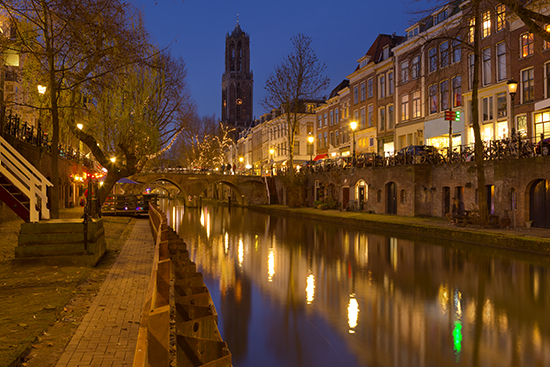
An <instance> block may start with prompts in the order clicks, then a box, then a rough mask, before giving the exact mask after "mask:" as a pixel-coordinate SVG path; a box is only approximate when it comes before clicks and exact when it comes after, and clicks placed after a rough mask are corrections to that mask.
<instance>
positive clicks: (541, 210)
mask: <svg viewBox="0 0 550 367" xmlns="http://www.w3.org/2000/svg"><path fill="white" fill-rule="evenodd" d="M528 219H529V220H532V221H533V224H532V226H533V227H537V228H550V185H549V183H548V181H546V180H537V181H535V182H534V183H533V185H532V186H531V189H530V190H529V218H528Z"/></svg>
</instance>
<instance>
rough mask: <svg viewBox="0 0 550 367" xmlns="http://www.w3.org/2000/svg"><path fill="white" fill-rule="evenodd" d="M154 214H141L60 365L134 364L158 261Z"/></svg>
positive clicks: (66, 349)
mask: <svg viewBox="0 0 550 367" xmlns="http://www.w3.org/2000/svg"><path fill="white" fill-rule="evenodd" d="M153 249H154V240H153V236H152V234H151V229H150V226H149V220H148V219H138V220H137V221H136V224H135V226H134V228H133V230H132V232H131V234H130V237H129V238H128V240H127V241H126V243H125V244H124V246H123V248H122V250H121V252H120V254H119V256H118V258H117V260H116V262H115V263H114V264H113V266H112V268H111V269H110V270H109V274H108V275H107V278H106V279H105V282H104V283H103V285H102V286H101V289H100V291H99V293H98V295H97V296H96V298H95V299H94V301H93V303H92V305H91V307H90V309H89V310H88V313H87V314H86V316H85V317H84V319H83V320H82V323H81V324H80V326H79V327H78V329H77V331H76V333H75V334H74V336H73V338H72V339H71V341H70V342H69V344H68V345H67V347H66V348H65V351H64V353H63V354H62V356H61V357H60V359H59V361H58V362H57V365H56V367H82V366H98V367H99V366H100V367H107V366H108V367H113V366H117V367H118V366H131V365H132V363H133V359H134V351H135V348H136V341H137V336H138V331H139V321H140V318H141V312H142V308H143V304H144V302H145V296H146V293H147V287H148V284H149V278H150V276H151V267H152V264H153Z"/></svg>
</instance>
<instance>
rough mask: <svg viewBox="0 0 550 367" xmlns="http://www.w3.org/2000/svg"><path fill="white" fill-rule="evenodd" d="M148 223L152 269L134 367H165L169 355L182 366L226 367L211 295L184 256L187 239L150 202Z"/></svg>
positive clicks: (228, 363)
mask: <svg viewBox="0 0 550 367" xmlns="http://www.w3.org/2000/svg"><path fill="white" fill-rule="evenodd" d="M149 222H150V224H151V230H152V232H153V237H154V239H155V250H154V259H153V269H152V273H151V279H150V281H149V287H148V291H147V296H146V300H145V305H144V308H143V313H142V316H141V325H140V329H139V335H138V341H137V346H136V352H135V357H134V363H133V366H134V367H147V366H151V367H157V366H158V367H165V366H169V365H172V364H171V361H173V359H174V358H175V360H176V365H177V366H181V367H183V366H206V365H208V366H210V367H222V366H223V367H226V366H231V353H230V352H229V349H228V348H227V344H226V343H225V342H224V341H223V340H222V338H221V336H220V332H219V329H218V315H217V313H216V309H215V307H214V303H213V301H212V297H211V296H210V292H209V291H208V289H207V288H206V286H205V284H204V281H203V279H202V274H201V273H198V272H197V266H196V264H195V263H194V262H192V261H191V260H190V258H189V252H188V251H187V245H186V243H185V242H183V240H182V239H181V238H180V237H179V236H178V235H177V234H176V233H175V232H174V231H173V230H172V229H171V228H169V227H168V225H167V220H166V215H164V213H162V212H161V211H159V210H158V209H157V208H156V206H155V205H153V204H151V205H150V208H149ZM171 279H173V281H171ZM172 321H175V325H176V326H175V330H173V328H171V323H172ZM171 340H174V341H175V343H172V342H171ZM174 352H175V353H174Z"/></svg>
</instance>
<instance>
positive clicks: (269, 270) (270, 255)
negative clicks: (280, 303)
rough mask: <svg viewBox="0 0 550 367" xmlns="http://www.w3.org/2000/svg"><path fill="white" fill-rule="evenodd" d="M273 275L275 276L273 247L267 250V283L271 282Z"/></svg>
mask: <svg viewBox="0 0 550 367" xmlns="http://www.w3.org/2000/svg"><path fill="white" fill-rule="evenodd" d="M273 275H275V249H274V248H273V247H270V248H269V252H268V254H267V281H268V282H272V281H273Z"/></svg>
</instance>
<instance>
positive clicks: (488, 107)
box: [481, 96, 493, 121]
mask: <svg viewBox="0 0 550 367" xmlns="http://www.w3.org/2000/svg"><path fill="white" fill-rule="evenodd" d="M481 109H482V112H483V121H491V120H492V119H493V96H490V97H485V98H483V99H482V100H481Z"/></svg>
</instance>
